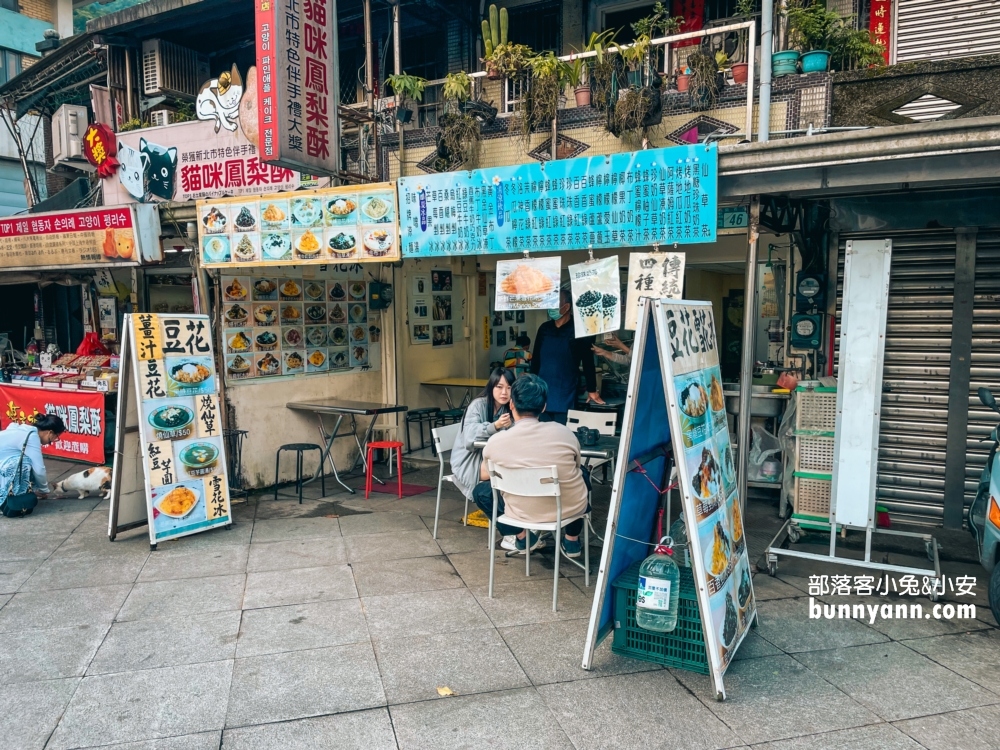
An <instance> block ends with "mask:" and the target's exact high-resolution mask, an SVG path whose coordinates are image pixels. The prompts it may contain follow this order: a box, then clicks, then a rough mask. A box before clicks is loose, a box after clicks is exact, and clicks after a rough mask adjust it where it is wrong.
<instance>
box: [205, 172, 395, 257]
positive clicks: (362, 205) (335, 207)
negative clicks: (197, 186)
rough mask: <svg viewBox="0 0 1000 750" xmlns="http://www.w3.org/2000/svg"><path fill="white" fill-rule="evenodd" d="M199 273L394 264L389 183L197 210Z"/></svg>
mask: <svg viewBox="0 0 1000 750" xmlns="http://www.w3.org/2000/svg"><path fill="white" fill-rule="evenodd" d="M198 238H199V247H200V248H201V262H202V265H203V266H205V267H215V268H230V269H231V268H233V267H234V266H237V265H238V266H265V265H270V266H280V265H289V264H319V265H327V264H331V263H333V264H349V263H365V262H371V263H388V262H392V261H395V260H399V242H398V241H397V236H396V190H395V189H394V187H393V186H392V184H391V183H372V184H367V185H362V186H360V187H358V186H354V187H339V188H325V189H322V190H314V191H305V190H300V191H297V192H294V193H279V194H277V195H266V196H263V197H261V198H259V199H256V198H226V199H223V200H212V201H201V202H199V203H198Z"/></svg>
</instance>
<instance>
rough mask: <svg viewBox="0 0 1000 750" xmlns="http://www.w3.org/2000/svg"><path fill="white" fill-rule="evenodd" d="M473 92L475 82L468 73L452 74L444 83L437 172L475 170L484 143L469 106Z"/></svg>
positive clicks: (436, 164) (435, 163)
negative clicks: (480, 147) (443, 110)
mask: <svg viewBox="0 0 1000 750" xmlns="http://www.w3.org/2000/svg"><path fill="white" fill-rule="evenodd" d="M471 90H472V80H471V79H470V78H469V76H468V74H467V73H466V72H465V71H461V72H459V73H450V74H449V75H448V76H447V77H446V78H445V81H444V86H443V88H442V91H441V93H442V96H443V97H444V103H445V113H444V114H442V115H441V118H440V120H439V121H438V123H439V125H440V127H441V129H440V131H439V132H438V135H437V159H436V160H435V162H434V168H435V170H436V171H438V172H448V171H451V170H453V169H458V168H460V167H467V168H473V167H475V165H476V162H477V161H478V158H479V145H480V142H481V140H482V133H481V130H480V124H479V120H478V119H477V118H476V117H475V116H474V115H472V114H470V113H469V112H468V111H466V110H467V109H468V107H467V106H466V105H467V104H468V101H469V95H470V92H471Z"/></svg>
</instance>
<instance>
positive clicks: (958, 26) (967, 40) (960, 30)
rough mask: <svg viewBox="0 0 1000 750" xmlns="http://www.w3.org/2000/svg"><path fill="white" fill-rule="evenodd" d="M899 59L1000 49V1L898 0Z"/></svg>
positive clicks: (896, 46) (936, 57)
mask: <svg viewBox="0 0 1000 750" xmlns="http://www.w3.org/2000/svg"><path fill="white" fill-rule="evenodd" d="M898 3H899V5H898V9H897V11H896V19H895V20H896V25H895V33H894V35H893V36H894V37H895V39H894V43H893V46H892V48H893V49H894V50H895V62H897V63H901V62H912V61H914V60H942V59H947V58H954V57H972V56H974V55H992V54H995V53H998V52H1000V0H898Z"/></svg>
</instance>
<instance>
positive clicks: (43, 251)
mask: <svg viewBox="0 0 1000 750" xmlns="http://www.w3.org/2000/svg"><path fill="white" fill-rule="evenodd" d="M140 235H141V232H140V230H139V227H138V222H137V221H136V216H135V211H134V210H133V209H132V208H130V207H128V206H118V207H114V208H96V209H85V210H75V211H53V212H48V213H38V214H26V215H23V216H11V217H7V218H4V219H0V267H3V268H4V270H8V271H11V270H15V269H18V268H37V267H40V266H80V265H101V264H105V263H115V262H117V263H129V264H132V265H137V264H138V263H139V258H140V247H139V245H138V243H139V240H140Z"/></svg>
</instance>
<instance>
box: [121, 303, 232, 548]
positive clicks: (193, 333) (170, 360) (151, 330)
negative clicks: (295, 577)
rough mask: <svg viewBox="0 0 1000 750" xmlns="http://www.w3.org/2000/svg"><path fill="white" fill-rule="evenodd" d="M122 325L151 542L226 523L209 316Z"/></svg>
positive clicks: (147, 316) (144, 316) (146, 316)
mask: <svg viewBox="0 0 1000 750" xmlns="http://www.w3.org/2000/svg"><path fill="white" fill-rule="evenodd" d="M125 326H126V328H127V329H128V331H127V333H126V335H125V341H123V350H122V355H123V356H128V357H130V359H131V365H132V368H133V372H134V383H135V388H136V392H137V393H138V409H139V414H140V421H139V431H140V435H141V440H140V442H141V446H142V460H143V464H144V465H143V473H144V476H145V480H146V502H147V510H148V519H149V540H150V543H151V544H157V543H159V542H162V541H164V540H167V539H173V538H175V537H180V536H187V535H188V534H194V533H197V532H199V531H204V530H206V529H211V528H215V527H217V526H226V525H229V524H231V523H232V517H231V514H230V507H229V481H228V477H227V474H226V471H227V470H226V449H225V443H224V441H223V437H222V408H221V404H220V400H219V382H218V378H217V374H216V371H215V356H214V352H213V346H212V327H211V323H210V322H209V319H208V316H207V315H166V314H161V315H156V314H153V313H137V314H132V315H129V316H128V320H127V321H126V323H125ZM129 385H130V384H128V383H123V384H122V387H123V388H127V387H129Z"/></svg>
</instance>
